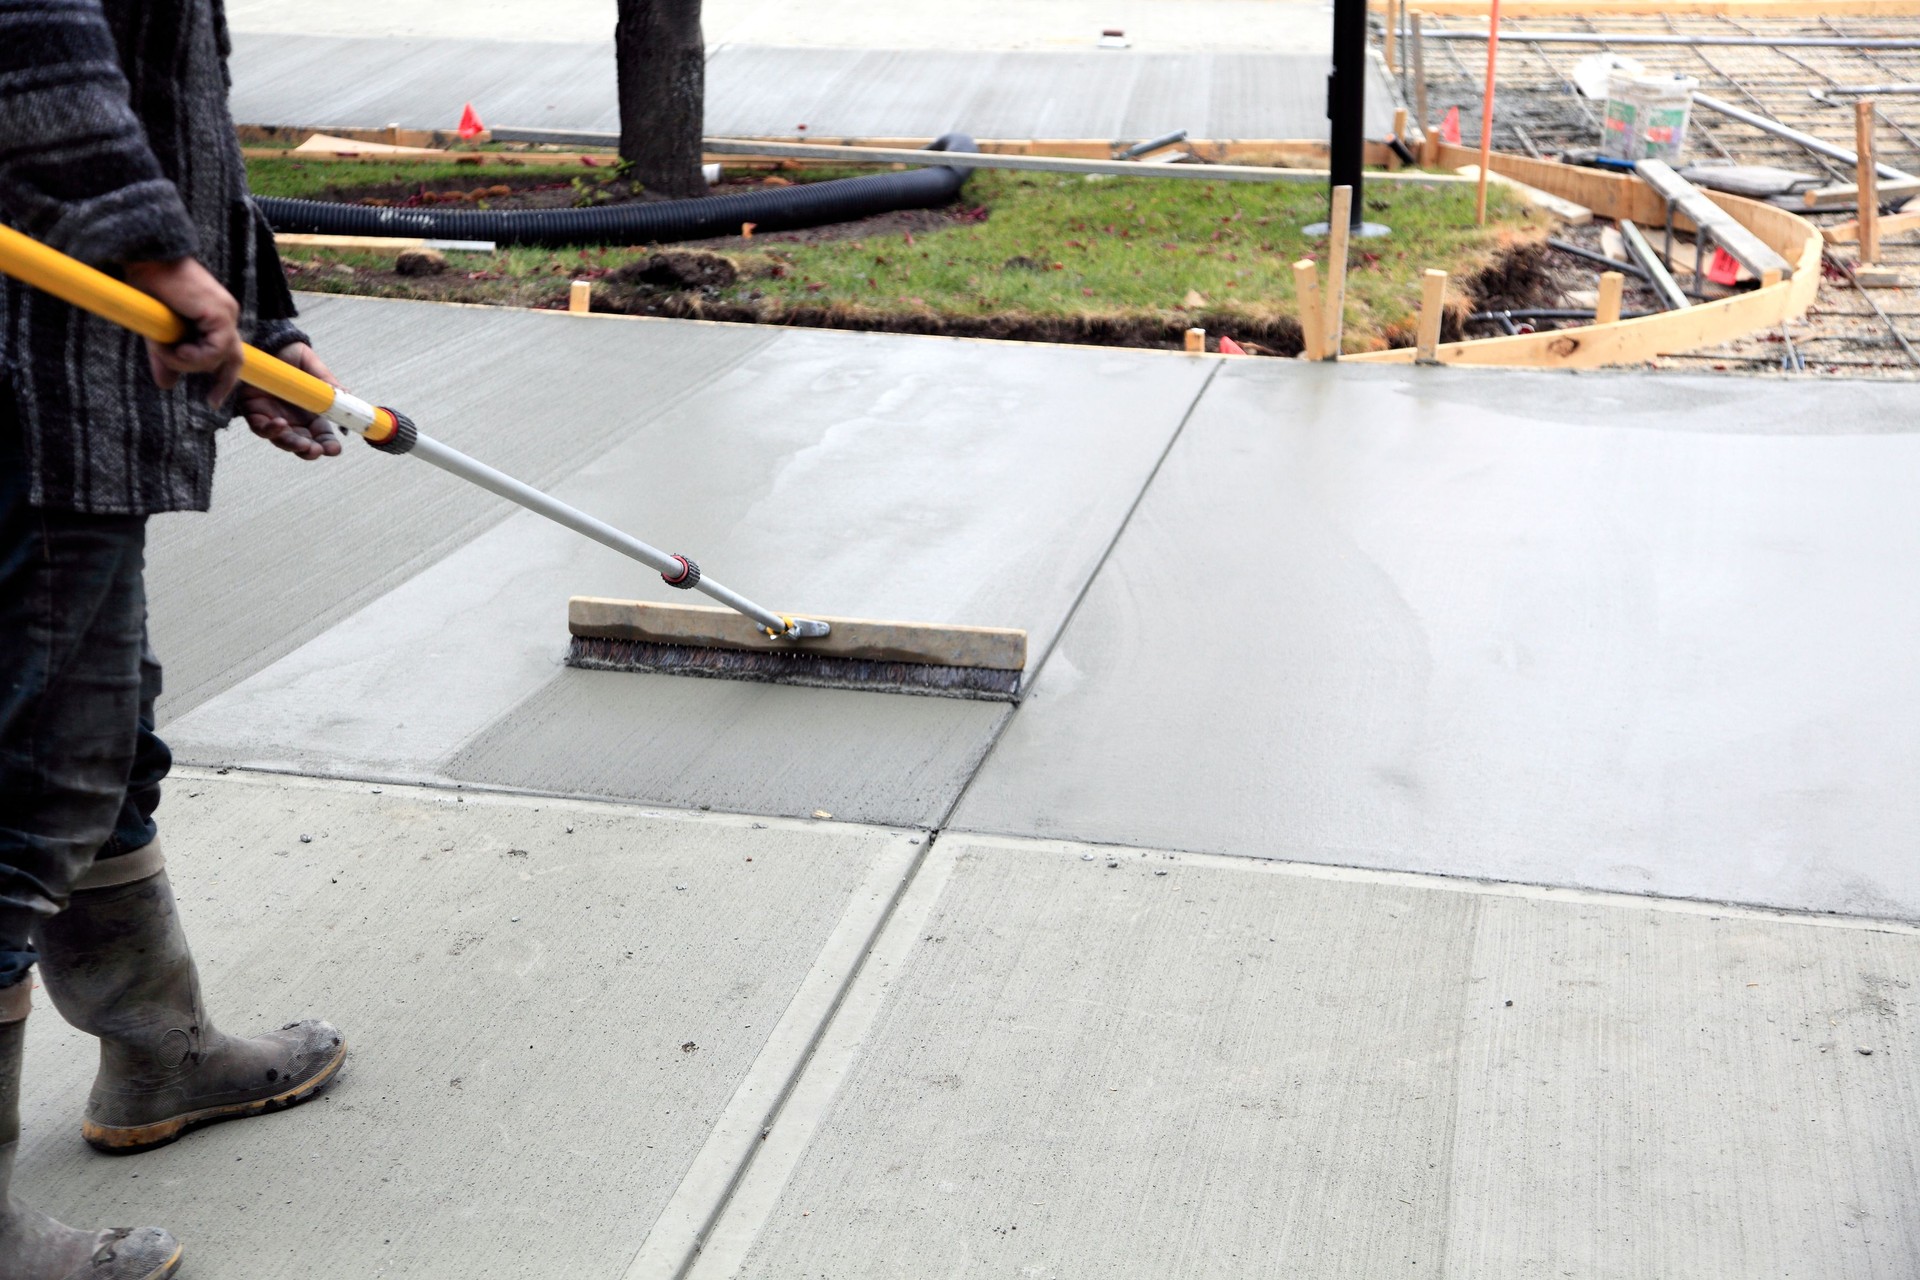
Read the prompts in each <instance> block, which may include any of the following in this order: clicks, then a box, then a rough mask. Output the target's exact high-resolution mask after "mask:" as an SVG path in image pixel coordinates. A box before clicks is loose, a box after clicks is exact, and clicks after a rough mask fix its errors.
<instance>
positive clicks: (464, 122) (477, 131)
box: [460, 102, 487, 142]
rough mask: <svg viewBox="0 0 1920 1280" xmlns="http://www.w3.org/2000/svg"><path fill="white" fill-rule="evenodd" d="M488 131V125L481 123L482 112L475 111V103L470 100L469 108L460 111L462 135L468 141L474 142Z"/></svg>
mask: <svg viewBox="0 0 1920 1280" xmlns="http://www.w3.org/2000/svg"><path fill="white" fill-rule="evenodd" d="M486 131H487V126H485V125H484V124H481V123H480V113H479V112H477V111H475V110H474V109H473V104H472V103H471V102H469V103H468V104H467V109H466V110H465V111H462V112H461V113H460V136H461V137H462V138H464V139H465V140H466V141H468V142H472V141H473V140H474V139H475V138H477V137H479V136H480V135H481V134H483V133H485V132H486Z"/></svg>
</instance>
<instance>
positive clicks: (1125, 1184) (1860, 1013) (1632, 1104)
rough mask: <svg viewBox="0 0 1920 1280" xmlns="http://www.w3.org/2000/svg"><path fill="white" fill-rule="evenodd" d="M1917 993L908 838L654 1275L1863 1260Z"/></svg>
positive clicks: (1541, 899)
mask: <svg viewBox="0 0 1920 1280" xmlns="http://www.w3.org/2000/svg"><path fill="white" fill-rule="evenodd" d="M1110 864H1116V865H1110ZM1163 873H1164V874H1163ZM1917 979H1920V936H1916V935H1915V933H1914V932H1913V931H1912V930H1911V929H1900V928H1895V929H1893V930H1891V931H1885V930H1878V929H1874V928H1865V927H1859V926H1855V925H1850V924H1844V923H1841V924H1833V923H1827V922H1824V921H1821V920H1818V919H1809V918H1805V917H1800V918H1795V917H1790V916H1779V915H1773V914H1769V913H1764V912H1754V911H1745V910H1742V909H1737V908H1734V909H1727V908H1719V909H1706V908H1701V907H1695V906H1693V905H1691V904H1653V903H1648V902H1645V901H1642V900H1635V899H1630V898H1624V897H1620V896H1613V895H1595V894H1586V893H1579V892H1570V891H1552V890H1533V889H1527V888H1524V887H1520V888H1513V889H1503V888H1501V887H1497V886H1486V885H1475V884H1471V883H1467V882H1461V881H1447V880H1442V879H1438V878H1433V877H1419V876H1406V875H1383V874H1380V873H1370V872H1348V871H1342V870H1338V869H1330V868H1317V867H1312V866H1307V865H1303V864H1291V865H1289V864H1281V863H1275V862H1255V861H1252V860H1248V859H1238V858H1227V857H1219V856H1209V855H1198V856H1195V855H1170V854H1167V853H1164V852H1156V851H1149V850H1137V849H1116V848H1114V847H1111V846H1088V845H1076V844H1069V843H1055V842H1045V841H1026V840H1017V839H1007V838H971V837H965V836H957V835H946V836H942V837H940V839H939V840H938V842H937V843H936V845H935V847H934V849H933V851H932V853H931V854H930V855H929V857H928V860H927V861H926V863H925V864H923V866H922V869H921V871H920V872H919V874H918V875H917V876H916V878H915V880H914V882H913V884H912V886H911V887H910V888H909V890H908V892H907V894H906V896H905V897H903V899H902V901H901V904H900V907H899V908H898V909H897V910H896V913H895V915H894V917H893V919H892V920H891V921H890V923H889V926H888V928H887V930H886V932H885V933H884V934H883V935H882V937H881V939H880V941H879V942H878V944H877V945H876V946H875V948H874V951H873V953H872V958H871V959H870V961H869V963H868V966H867V968H866V969H865V970H863V972H862V974H861V976H860V978H859V979H858V980H857V981H856V983H855V985H854V987H853V989H852V990H851V991H850V992H849V994H848V996H847V998H846V1000H845V1002H844V1003H843V1005H842V1006H841V1009H840V1011H839V1012H838V1013H837V1014H836V1017H835V1020H834V1022H833V1024H832V1026H831V1027H830V1028H829V1029H828V1031H827V1033H826V1035H825V1036H824V1037H823V1039H822V1041H821V1044H820V1047H819V1049H818V1050H817V1051H816V1053H815V1055H814V1057H813V1059H812V1060H811V1062H810V1064H809V1067H808V1070H807V1072H806V1073H805V1074H804V1075H803V1076H802V1078H801V1079H800V1081H799V1082H798V1083H797V1084H796V1086H795V1088H794V1091H793V1094H792V1096H791V1098H790V1100H789V1102H788V1103H787V1105H786V1107H785V1108H784V1109H783V1111H782V1112H781V1115H780V1117H779V1119H778V1121H777V1122H776V1123H775V1124H774V1126H773V1127H772V1134H771V1136H770V1137H769V1139H768V1141H767V1142H766V1143H765V1144H764V1145H763V1147H762V1150H761V1153H760V1155H759V1157H758V1158H757V1159H756V1160H755V1162H754V1164H753V1165H752V1166H751V1167H750V1169H749V1170H748V1172H747V1175H746V1177H745V1179H743V1181H742V1182H741V1184H740V1186H739V1189H738V1190H737V1191H736V1192H735V1194H734V1196H733V1199H732V1201H731V1202H730V1204H729V1205H728V1206H727V1209H726V1212H725V1213H724V1214H723V1215H722V1217H721V1218H720V1219H719V1221H718V1222H717V1223H716V1225H715V1228H714V1231H713V1234H712V1236H711V1238H710V1241H709V1244H708V1247H707V1249H706V1251H705V1252H704V1253H703V1254H702V1255H701V1256H700V1258H699V1259H698V1260H697V1261H696V1262H695V1265H694V1267H693V1269H692V1270H691V1271H690V1272H689V1275H690V1276H691V1277H693V1278H694V1280H717V1278H719V1277H768V1278H770V1277H785V1276H800V1275H833V1276H839V1277H866V1276H870V1277H876V1278H878V1277H888V1276H897V1275H904V1274H918V1273H922V1272H924V1271H925V1270H927V1268H928V1260H929V1259H932V1260H936V1263H937V1269H938V1270H940V1272H941V1273H942V1274H947V1273H951V1274H967V1275H974V1274H980V1275H989V1274H1004V1275H1022V1276H1036V1277H1067V1276H1077V1275H1115V1276H1122V1275H1125V1276H1135V1275H1137V1276H1170V1275H1236V1276H1240V1275H1245V1276H1254V1275H1258V1276H1294V1275H1313V1276H1353V1277H1375V1276H1382V1275H1410V1276H1427V1277H1432V1276H1469V1275H1472V1276H1480V1275H1501V1276H1518V1275H1562V1274H1570V1275H1583V1276H1584V1275H1593V1276H1606V1277H1626V1276H1646V1275H1682V1274H1687V1275H1802V1274H1805V1275H1821V1276H1834V1277H1868V1276H1877V1275H1885V1274H1892V1273H1895V1272H1899V1271H1901V1270H1903V1269H1904V1268H1905V1267H1906V1266H1907V1265H1908V1264H1909V1263H1910V1262H1911V1257H1912V1253H1911V1240H1912V1238H1913V1232H1914V1230H1915V1228H1916V1227H1917V1226H1920V1198H1916V1196H1915V1195H1914V1194H1913V1192H1912V1190H1911V1187H1912V1185H1913V1173H1914V1165H1913V1155H1912V1153H1913V1150H1914V1141H1915V1138H1916V1137H1917V1136H1920V1132H1917V1126H1920V1110H1917V1109H1916V1106H1917V1104H1920V1096H1917V1093H1916V1084H1915V1081H1914V1078H1913V1074H1912V1072H1910V1071H1907V1070H1905V1069H1904V1068H1903V1067H1902V1066H1901V1065H1900V1064H1901V1063H1902V1062H1903V1061H1904V1059H1905V1058H1906V1057H1907V1056H1908V1055H1910V1054H1912V1053H1913V1052H1914V1051H1915V1050H1916V1049H1920V1041H1917V1040H1916V1035H1917V1034H1920V1021H1917V1020H1916V1013H1917V1012H1920V1011H1917V1010H1916V1008H1915V1001H1914V998H1913V995H1912V984H1913V983H1914V982H1915V981H1916V980H1917ZM1842 992H1848V993H1851V994H1849V995H1847V996H1845V997H1842V996H1841V995H1840V993H1842ZM1837 1001H1839V1002H1841V1003H1836V1002H1837ZM1862 1050H1867V1051H1869V1052H1862ZM1865 1224H1871V1225H1870V1226H1867V1225H1865ZM631 1274H636V1275H637V1274H640V1273H638V1272H636V1273H631ZM644 1274H647V1275H652V1274H656V1273H654V1272H646V1273H644Z"/></svg>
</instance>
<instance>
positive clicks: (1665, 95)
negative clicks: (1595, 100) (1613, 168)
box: [1600, 74, 1700, 165]
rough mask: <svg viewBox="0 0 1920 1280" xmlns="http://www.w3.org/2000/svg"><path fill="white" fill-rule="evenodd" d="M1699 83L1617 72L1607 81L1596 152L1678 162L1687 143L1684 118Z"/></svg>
mask: <svg viewBox="0 0 1920 1280" xmlns="http://www.w3.org/2000/svg"><path fill="white" fill-rule="evenodd" d="M1699 87H1700V82H1699V81H1698V80H1695V79H1693V78H1692V77H1691V76H1635V75H1620V74H1615V75H1613V76H1611V77H1609V78H1608V80H1607V109H1606V114H1605V116H1604V117H1603V118H1602V120H1601V135H1602V136H1601V139H1600V153H1601V154H1602V155H1607V156H1612V157H1614V158H1615V159H1618V160H1665V161H1666V162H1667V163H1668V164H1672V165H1678V164H1679V163H1680V153H1681V152H1682V151H1684V150H1686V146H1687V118H1688V116H1689V115H1690V114H1691V112H1692V110H1693V92H1694V90H1696V89H1698V88H1699Z"/></svg>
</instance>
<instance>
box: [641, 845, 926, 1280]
mask: <svg viewBox="0 0 1920 1280" xmlns="http://www.w3.org/2000/svg"><path fill="white" fill-rule="evenodd" d="M938 838H939V837H938V836H937V835H936V833H934V832H932V831H926V832H923V833H922V836H921V839H920V849H919V851H918V853H916V854H915V855H914V857H913V860H912V862H911V863H910V864H909V865H908V867H907V869H906V871H905V873H904V874H902V875H901V877H900V880H899V883H898V884H896V885H895V886H894V888H893V892H892V894H891V896H890V897H889V898H888V900H887V904H886V906H885V907H884V908H883V909H882V910H881V911H880V914H879V916H878V918H876V919H875V920H874V923H873V927H872V928H871V929H869V930H868V931H867V934H866V936H865V937H864V938H863V939H861V941H860V945H859V951H858V957H857V958H856V959H855V960H854V961H853V962H852V963H851V964H849V965H848V966H847V971H846V973H845V975H844V976H842V977H841V979H840V981H839V983H838V985H837V987H836V988H835V990H834V993H833V998H832V1000H831V1001H830V1002H829V1003H828V1004H827V1006H826V1009H825V1011H824V1012H822V1013H820V1014H819V1015H818V1016H817V1017H815V1019H814V1022H813V1027H812V1029H811V1033H810V1034H809V1035H808V1037H807V1042H806V1047H805V1048H804V1050H802V1051H801V1053H800V1054H799V1055H798V1056H797V1057H796V1058H795V1060H794V1063H793V1066H792V1068H791V1069H790V1070H788V1071H787V1072H786V1073H785V1076H784V1078H783V1079H782V1080H781V1082H780V1088H779V1091H778V1092H777V1093H775V1095H774V1096H773V1098H772V1100H771V1101H770V1102H769V1103H768V1105H767V1108H766V1111H765V1113H764V1115H763V1116H762V1117H761V1119H760V1121H759V1125H758V1129H757V1134H758V1137H757V1140H756V1141H755V1142H754V1143H753V1144H752V1146H751V1147H750V1148H749V1150H748V1151H747V1154H746V1155H745V1156H744V1158H742V1159H741V1160H740V1161H739V1163H738V1164H737V1165H736V1166H735V1167H734V1168H733V1169H732V1170H731V1176H730V1177H729V1178H728V1180H727V1182H726V1185H725V1187H724V1189H723V1190H722V1191H721V1192H720V1194H719V1195H718V1196H716V1197H714V1199H713V1202H712V1205H711V1207H710V1209H709V1210H708V1212H707V1213H706V1214H705V1215H704V1220H703V1221H701V1222H700V1225H699V1227H698V1229H697V1230H696V1231H695V1232H694V1234H693V1236H692V1239H691V1241H690V1245H691V1247H688V1248H686V1249H685V1251H684V1255H683V1256H682V1257H681V1258H680V1259H679V1260H678V1263H677V1265H676V1266H675V1267H674V1268H673V1269H672V1270H671V1271H668V1270H666V1269H665V1268H664V1267H659V1268H658V1269H656V1265H657V1262H658V1259H657V1258H650V1257H649V1251H648V1249H647V1247H646V1246H643V1247H642V1251H641V1254H640V1256H639V1257H637V1258H636V1259H635V1260H634V1262H633V1264H632V1265H631V1266H630V1267H629V1268H628V1270H627V1273H626V1280H685V1277H686V1276H687V1275H688V1273H689V1272H691V1271H692V1270H693V1269H694V1266H695V1264H696V1263H698V1262H699V1260H700V1255H701V1251H702V1250H703V1249H704V1248H705V1247H706V1245H707V1243H708V1242H709V1240H710V1239H711V1237H712V1235H713V1232H714V1230H715V1228H717V1227H718V1226H719V1225H720V1223H721V1222H722V1220H723V1219H725V1217H726V1216H727V1210H728V1209H729V1208H730V1207H731V1206H732V1204H733V1202H734V1197H735V1196H736V1195H737V1194H738V1193H739V1190H740V1187H741V1184H742V1183H743V1182H745V1181H746V1178H747V1175H748V1173H749V1172H750V1171H751V1170H752V1169H753V1166H754V1161H755V1160H756V1159H758V1158H759V1155H760V1152H761V1151H762V1150H764V1144H765V1142H766V1140H767V1138H768V1137H769V1136H770V1135H771V1134H772V1133H773V1129H774V1126H775V1125H777V1124H779V1123H780V1120H781V1116H782V1113H783V1112H784V1111H785V1110H786V1107H787V1103H788V1102H789V1101H790V1100H791V1099H792V1097H793V1093H794V1090H795V1089H796V1088H798V1087H799V1085H800V1082H801V1081H802V1080H803V1079H805V1078H806V1075H807V1071H808V1069H809V1068H811V1067H812V1065H813V1062H814V1059H815V1057H816V1055H818V1053H819V1051H820V1045H821V1042H822V1041H823V1040H825V1039H826V1037H827V1035H828V1033H829V1032H830V1031H831V1030H832V1029H833V1025H834V1021H835V1020H836V1019H837V1018H838V1017H839V1016H840V1011H841V1008H842V1007H843V1006H844V1005H845V1004H846V1001H847V995H848V993H849V992H851V991H852V990H853V989H854V988H855V987H856V986H857V985H858V984H859V982H860V977H861V974H862V973H864V972H865V971H866V968H867V964H868V961H869V960H870V959H871V958H872V956H873V953H874V949H875V948H876V947H877V946H878V945H879V943H880V940H881V939H882V938H883V937H885V936H886V933H887V930H888V929H889V928H890V927H891V926H892V924H893V919H894V916H895V915H896V913H898V911H899V910H900V902H901V899H903V898H904V897H906V895H907V891H908V890H909V889H910V888H911V887H912V886H913V883H914V881H915V880H916V879H917V878H918V877H919V875H920V871H921V868H923V867H925V866H926V865H927V858H928V855H930V854H931V853H932V852H933V846H934V843H935V841H936V840H937V839H938ZM702 1154H704V1153H702ZM695 1160H696V1164H697V1163H698V1162H699V1157H696V1158H695ZM690 1176H691V1175H690ZM656 1229H657V1226H656ZM649 1243H651V1242H649Z"/></svg>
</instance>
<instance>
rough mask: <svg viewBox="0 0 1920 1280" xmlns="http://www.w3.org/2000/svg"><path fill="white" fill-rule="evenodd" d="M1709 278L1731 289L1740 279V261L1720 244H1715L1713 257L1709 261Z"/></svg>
mask: <svg viewBox="0 0 1920 1280" xmlns="http://www.w3.org/2000/svg"><path fill="white" fill-rule="evenodd" d="M1707 279H1709V280H1711V281H1713V282H1714V283H1715V284H1723V285H1726V286H1727V287H1728V288H1729V289H1731V288H1732V287H1733V286H1734V285H1735V284H1737V283H1739V280H1740V263H1739V261H1738V260H1736V259H1735V258H1734V256H1733V255H1732V254H1730V253H1728V252H1727V251H1726V250H1725V249H1722V248H1721V247H1720V246H1719V245H1715V246H1713V259H1712V261H1710V262H1708V263H1707Z"/></svg>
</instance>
